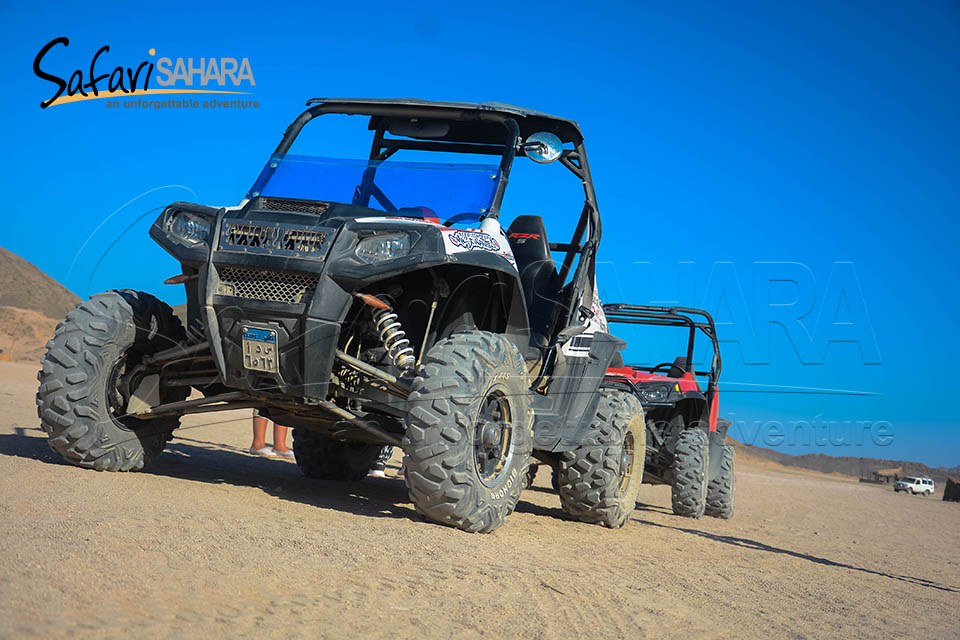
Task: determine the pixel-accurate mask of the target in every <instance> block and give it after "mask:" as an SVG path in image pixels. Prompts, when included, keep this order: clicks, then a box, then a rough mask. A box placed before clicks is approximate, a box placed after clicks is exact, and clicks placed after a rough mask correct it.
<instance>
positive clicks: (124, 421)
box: [106, 350, 143, 429]
mask: <svg viewBox="0 0 960 640" xmlns="http://www.w3.org/2000/svg"><path fill="white" fill-rule="evenodd" d="M139 361H140V355H139V354H138V353H136V352H135V351H133V350H127V351H125V352H124V353H122V354H121V355H120V357H119V358H117V362H116V364H114V365H113V368H112V369H111V370H110V376H109V377H108V378H107V389H106V392H107V404H108V406H109V409H110V415H111V417H112V418H113V420H114V422H116V423H118V424H119V425H121V426H123V427H125V428H127V429H133V428H135V427H137V426H139V422H138V421H137V420H136V419H135V418H131V417H129V416H128V415H127V413H126V408H127V401H128V400H129V399H130V396H131V395H132V393H133V391H134V390H135V389H136V388H137V387H138V386H139V385H140V382H141V380H142V379H143V367H142V366H140V365H139Z"/></svg>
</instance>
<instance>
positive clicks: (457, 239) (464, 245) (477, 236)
mask: <svg viewBox="0 0 960 640" xmlns="http://www.w3.org/2000/svg"><path fill="white" fill-rule="evenodd" d="M447 237H448V238H449V239H450V244H452V245H453V246H455V247H460V248H461V249H465V250H467V251H474V250H476V249H480V250H481V251H492V252H494V253H500V243H499V242H497V240H496V238H494V237H493V236H490V235H487V234H485V233H483V232H480V233H477V232H475V231H462V230H460V229H457V230H456V231H453V232H451V233H450V234H449V235H448V236H447Z"/></svg>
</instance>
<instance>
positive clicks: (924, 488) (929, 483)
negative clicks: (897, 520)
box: [893, 476, 936, 496]
mask: <svg viewBox="0 0 960 640" xmlns="http://www.w3.org/2000/svg"><path fill="white" fill-rule="evenodd" d="M893 490H894V491H896V492H898V493H899V492H900V491H909V492H910V493H911V494H917V493H919V494H922V495H925V496H929V495H930V494H932V493H933V492H934V491H935V490H936V487H935V486H934V484H933V480H931V479H930V478H914V477H913V476H907V477H906V478H904V479H903V480H897V481H896V482H894V483H893Z"/></svg>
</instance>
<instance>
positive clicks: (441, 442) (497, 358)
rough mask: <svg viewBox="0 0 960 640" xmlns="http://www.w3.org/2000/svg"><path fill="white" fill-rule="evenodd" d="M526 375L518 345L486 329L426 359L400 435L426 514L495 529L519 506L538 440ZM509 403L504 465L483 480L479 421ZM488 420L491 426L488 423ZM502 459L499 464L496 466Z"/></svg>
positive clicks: (458, 337) (416, 498)
mask: <svg viewBox="0 0 960 640" xmlns="http://www.w3.org/2000/svg"><path fill="white" fill-rule="evenodd" d="M529 386H530V385H529V379H528V376H527V370H526V367H525V366H524V362H523V358H522V356H521V355H520V352H519V350H518V349H517V348H516V346H514V344H513V343H511V342H510V341H509V340H507V339H506V338H504V337H503V336H500V335H497V334H495V333H490V332H487V331H466V332H462V333H455V334H453V335H451V336H450V337H448V338H446V339H444V340H441V341H440V342H438V343H436V344H435V345H434V346H433V347H431V348H430V350H429V351H428V352H427V355H426V357H425V358H424V363H423V367H422V369H421V370H420V375H419V376H418V377H417V378H416V379H415V380H414V382H413V387H412V391H411V393H410V398H409V402H410V410H409V412H408V415H407V430H406V435H405V436H404V438H403V441H402V446H403V453H404V469H405V473H404V477H405V480H406V483H407V490H408V492H409V494H410V499H411V501H412V502H413V504H414V506H415V507H416V509H417V511H418V512H419V513H421V514H422V515H424V516H425V517H426V518H427V519H429V520H432V521H434V522H438V523H440V524H445V525H449V526H452V527H457V528H459V529H463V530H464V531H471V532H482V533H486V532H489V531H493V530H494V529H496V528H497V527H499V526H500V525H501V524H503V521H504V519H505V518H506V517H507V515H509V514H510V513H511V512H512V511H513V509H514V508H515V507H516V504H517V500H518V499H519V498H520V493H521V491H523V487H524V481H525V480H524V478H525V476H526V474H527V468H528V467H529V464H530V451H531V450H532V446H533V433H532V427H533V411H532V409H531V407H530V395H529ZM491 398H493V400H492V401H493V402H502V403H506V404H503V405H500V406H501V407H506V409H505V411H504V413H507V412H508V413H509V418H510V419H509V421H507V420H504V421H503V422H502V423H499V424H509V425H510V435H509V441H507V440H506V437H505V430H504V431H499V432H498V433H500V434H501V437H502V442H501V445H502V449H503V451H504V452H505V453H504V455H503V456H502V465H503V467H502V469H500V470H499V471H496V473H495V474H491V475H490V477H489V478H488V480H487V481H486V482H485V481H484V480H483V479H482V478H481V470H480V468H479V465H480V462H479V461H478V460H479V457H480V452H481V451H482V450H483V449H482V447H481V446H480V445H478V444H477V443H478V437H479V436H480V435H482V433H483V429H482V428H480V429H478V420H479V419H480V416H481V412H482V411H483V410H484V407H486V406H489V405H488V404H487V403H488V402H490V401H491V400H490V399H491ZM484 424H489V421H488V422H485V423H484ZM499 465H500V462H498V463H497V466H499Z"/></svg>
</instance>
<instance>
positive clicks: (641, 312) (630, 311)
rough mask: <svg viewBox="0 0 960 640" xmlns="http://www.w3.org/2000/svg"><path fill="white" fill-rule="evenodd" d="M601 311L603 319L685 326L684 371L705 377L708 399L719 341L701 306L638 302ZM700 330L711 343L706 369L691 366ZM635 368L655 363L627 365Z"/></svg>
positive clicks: (716, 371) (718, 365) (714, 377)
mask: <svg viewBox="0 0 960 640" xmlns="http://www.w3.org/2000/svg"><path fill="white" fill-rule="evenodd" d="M603 312H604V314H606V316H607V322H622V323H624V324H643V325H655V326H662V327H687V328H689V329H690V334H689V337H688V338H687V356H686V367H684V370H685V371H686V372H689V373H692V374H693V375H697V376H704V377H706V378H707V392H706V394H705V395H706V396H707V398H710V399H711V402H712V398H713V397H714V396H713V391H714V389H716V385H717V380H718V379H719V378H720V370H721V368H722V362H721V360H720V345H719V343H718V341H717V328H716V326H715V325H714V322H713V316H711V315H710V314H709V313H708V312H707V311H704V310H703V309H690V308H687V307H655V306H649V305H639V304H622V303H614V304H605V305H603ZM691 316H701V317H702V318H704V321H697V320H695V319H694V318H692V317H691ZM698 331H700V332H702V333H703V334H704V335H706V336H707V337H708V338H710V342H711V344H712V345H713V359H712V361H711V365H710V370H709V371H697V370H696V369H695V368H694V367H693V347H694V344H695V342H696V337H697V332H698ZM628 366H630V367H631V368H633V369H637V370H639V371H650V372H652V371H653V370H654V369H655V368H656V367H655V366H654V367H645V366H639V365H628Z"/></svg>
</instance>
